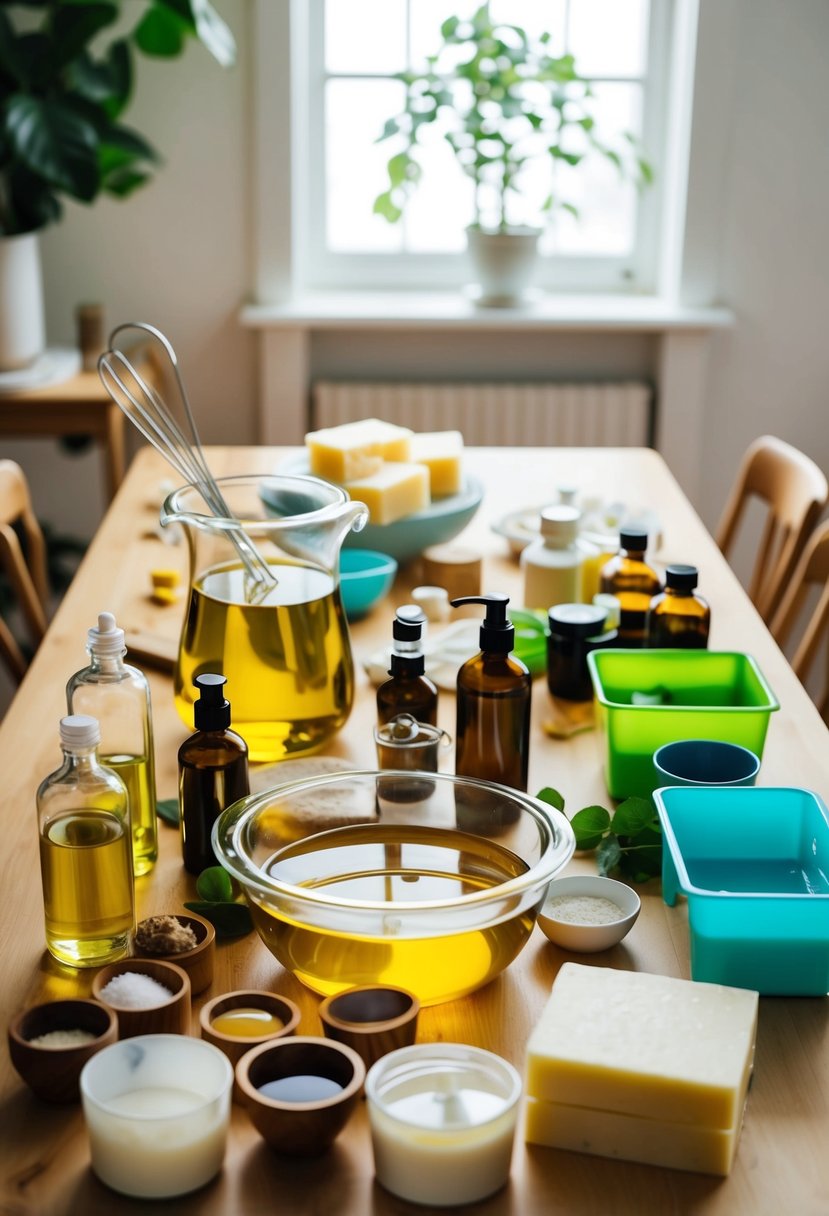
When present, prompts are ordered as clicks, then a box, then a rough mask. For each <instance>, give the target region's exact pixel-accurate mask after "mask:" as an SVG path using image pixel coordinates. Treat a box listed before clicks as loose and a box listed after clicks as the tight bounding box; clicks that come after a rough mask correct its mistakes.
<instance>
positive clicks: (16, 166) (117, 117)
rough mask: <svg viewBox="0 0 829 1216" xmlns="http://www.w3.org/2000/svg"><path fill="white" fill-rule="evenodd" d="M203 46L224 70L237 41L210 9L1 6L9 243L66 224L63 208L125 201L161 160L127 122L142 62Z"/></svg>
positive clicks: (111, 3)
mask: <svg viewBox="0 0 829 1216" xmlns="http://www.w3.org/2000/svg"><path fill="white" fill-rule="evenodd" d="M190 38H196V39H198V41H200V42H201V43H202V45H203V46H205V47H206V48H207V50H208V51H209V52H210V53H211V54H212V55H213V57H214V58H215V59H216V60H217V61H218V62H219V63H221V64H222V65H224V66H227V65H229V64H231V63H232V62H233V60H234V57H235V44H234V41H233V36H232V34H231V33H230V30H229V29H228V28H227V26H226V25H225V23H224V22H223V21H222V19H221V18H220V17H219V15H218V13H217V12H216V11H215V10H214V9H213V7H212V6H211V4H210V3H209V2H208V0H138V2H136V0H131V2H130V3H125V2H124V0H11V2H9V0H0V235H4V236H14V235H18V234H21V233H26V232H34V231H37V230H38V229H39V228H43V227H44V226H45V225H47V224H50V223H53V222H55V221H56V220H58V219H59V218H60V215H61V210H62V204H61V198H62V197H68V198H71V199H75V200H77V201H78V202H81V203H92V202H94V201H95V199H96V198H98V196H99V195H101V194H109V195H112V196H114V197H116V198H124V197H126V196H127V195H129V194H132V192H133V191H134V190H136V189H138V187H140V186H142V185H144V183H145V182H147V181H148V180H149V179H150V177H151V176H152V174H153V171H154V169H155V167H156V166H157V165H158V163H159V155H158V153H157V152H156V150H155V148H153V146H152V145H151V144H150V143H148V141H147V140H146V139H144V137H143V136H142V135H140V134H139V133H138V132H137V131H136V130H134V129H133V128H132V127H130V126H127V125H126V124H125V123H124V122H123V121H122V117H123V114H124V112H125V111H126V109H127V107H128V106H129V103H130V100H131V98H132V93H133V84H134V61H135V55H136V52H141V53H142V54H145V55H151V56H159V57H162V58H171V57H174V56H177V55H180V54H181V52H182V51H183V49H184V46H185V43H186V41H187V40H188V39H190Z"/></svg>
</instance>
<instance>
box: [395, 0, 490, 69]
mask: <svg viewBox="0 0 829 1216" xmlns="http://www.w3.org/2000/svg"><path fill="white" fill-rule="evenodd" d="M479 7H480V0H457V2H456V3H454V4H453V3H452V2H451V0H413V3H412V4H410V6H409V9H410V18H409V20H410V26H409V29H410V39H411V59H412V65H413V66H414V67H418V68H419V67H422V66H423V61H424V60H425V59H426V57H427V55H434V54H435V52H436V51H437V49H438V47H439V46H440V44H441V41H442V39H441V36H440V27H441V26H442V25H443V23H444V21H445V20H446V18H447V17H471V16H472V14H473V13H474V12H475V10H476V9H477V8H479Z"/></svg>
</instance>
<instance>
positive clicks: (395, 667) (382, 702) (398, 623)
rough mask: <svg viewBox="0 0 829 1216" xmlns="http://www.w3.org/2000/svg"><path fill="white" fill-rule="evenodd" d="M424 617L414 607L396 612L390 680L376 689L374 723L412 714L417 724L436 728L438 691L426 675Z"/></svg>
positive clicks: (382, 723) (412, 605)
mask: <svg viewBox="0 0 829 1216" xmlns="http://www.w3.org/2000/svg"><path fill="white" fill-rule="evenodd" d="M425 624H426V616H425V613H423V612H422V611H421V610H420V608H418V607H417V605H416V604H404V605H403V607H402V608H398V609H397V613H396V615H395V618H394V624H393V625H392V638H393V645H392V652H391V665H390V667H389V675H390V676H391V679H390V680H386V681H385V682H384V683H383V684H381V685H380V687H379V688H378V689H377V722H378V725H379V726H383V725H385V723H386V722H391V720H392V719H393V718H396V717H397V715H398V714H403V713H405V714H411V715H412V717H413V718H414V719H415V721H417V722H426V723H428V724H429V725H430V726H436V725H437V717H438V690H437V688H436V686H435V685H434V684H433V683H432V681H431V680H430V679H429V677H428V676H427V675H426V674H425V671H426V660H425V658H424V656H423V626H424V625H425Z"/></svg>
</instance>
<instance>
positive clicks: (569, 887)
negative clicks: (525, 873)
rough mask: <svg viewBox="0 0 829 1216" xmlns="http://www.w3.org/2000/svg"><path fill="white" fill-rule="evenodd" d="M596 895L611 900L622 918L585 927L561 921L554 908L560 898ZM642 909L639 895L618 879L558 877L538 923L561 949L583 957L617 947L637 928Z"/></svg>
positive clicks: (552, 883) (591, 875)
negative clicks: (555, 900) (574, 952)
mask: <svg viewBox="0 0 829 1216" xmlns="http://www.w3.org/2000/svg"><path fill="white" fill-rule="evenodd" d="M561 895H566V896H583V895H587V896H593V897H594V898H601V899H609V900H610V901H611V903H614V904H616V906H617V907H618V908H619V916H618V919H616V920H613V921H610V922H608V923H606V924H602V925H596V924H585V923H576V922H572V921H565V920H560V919H558V918H557V917H556V914H555V911H554V909H553V908H551V906H550V904H551V900H553V899H556V898H557V897H558V896H561ZM640 907H641V904H640V901H639V896H638V895H637V894H636V892H635V891H634V890H633V888H632V887H629V886H628V885H627V883H624V882H617V881H616V880H615V878H602V877H601V876H600V875H598V874H574V875H572V876H571V877H568V878H556V879H554V880H553V882H551V883H550V889H549V890H548V892H547V897H546V899H545V900H544V906H543V908H542V909H541V911H540V912H539V914H538V924H539V926H540V927H541V930H542V932H543V933H544V934H545V936H546V937H548V938H549V939H550V941H551V942H554V943H555V945H557V946H561V947H562V949H563V950H573V951H577V952H578V953H580V954H595V953H597V952H598V951H599V950H609V949H610V947H611V946H615V945H617V944H618V943H619V942H620V941H621V940H622V938H623V937H625V936H626V934H627V933H629V932H630V930H631V929H632V928H633V926H634V924H635V922H636V918H637V916H638V915H639V909H640Z"/></svg>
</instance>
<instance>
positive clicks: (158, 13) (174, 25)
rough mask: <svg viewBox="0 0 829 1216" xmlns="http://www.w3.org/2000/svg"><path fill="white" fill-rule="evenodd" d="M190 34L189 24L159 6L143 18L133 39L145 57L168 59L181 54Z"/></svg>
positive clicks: (177, 15) (169, 10)
mask: <svg viewBox="0 0 829 1216" xmlns="http://www.w3.org/2000/svg"><path fill="white" fill-rule="evenodd" d="M189 32H190V27H189V25H188V23H187V22H186V21H185V20H184V19H183V18H182V17H180V16H179V14H178V13H176V12H173V11H172V10H171V9H169V8H166V7H164V6H163V5H159V4H157V5H156V6H155V7H154V8H151V9H148V10H147V12H146V13H145V14H144V16H143V17H142V18H141V20H140V21H139V23H138V25H137V26H136V28H135V33H134V34H133V37H134V39H135V44H136V46H138V47H139V48H140V49H141V50H142V51H143V52H144V54H145V55H157V56H159V57H161V58H165V59H166V58H170V57H172V56H175V55H180V54H181V52H182V51H183V50H184V42H185V39H186V37H187V34H188V33H189Z"/></svg>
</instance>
